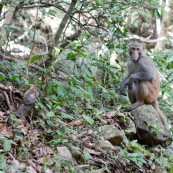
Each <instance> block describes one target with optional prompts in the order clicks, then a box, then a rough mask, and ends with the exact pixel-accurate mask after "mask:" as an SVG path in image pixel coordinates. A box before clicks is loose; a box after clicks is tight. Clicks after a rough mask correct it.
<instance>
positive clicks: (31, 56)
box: [0, 0, 173, 173]
mask: <svg viewBox="0 0 173 173" xmlns="http://www.w3.org/2000/svg"><path fill="white" fill-rule="evenodd" d="M172 6H173V1H171V0H166V1H158V0H148V1H146V0H126V1H121V0H120V1H116V0H108V1H105V0H94V1H91V0H71V1H70V0H60V1H54V0H51V1H48V0H42V1H32V0H29V1H28V0H20V1H15V0H5V1H2V2H1V3H0V12H1V20H0V21H1V23H0V25H1V30H0V32H1V34H0V36H1V41H0V42H1V50H0V58H1V63H0V66H1V72H0V80H1V84H2V86H0V94H1V95H0V98H1V102H0V114H1V119H2V121H1V122H0V132H1V134H0V140H1V146H0V171H1V172H30V173H31V172H32V173H35V172H46V173H49V172H50V173H51V172H62V173H66V172H70V173H77V172H91V173H94V171H95V172H99V173H100V172H110V173H111V172H116V173H121V172H122V173H123V172H127V173H128V172H129V173H130V172H136V173H137V172H146V173H154V172H155V173H156V172H158V171H157V170H158V168H161V169H163V172H164V171H165V172H168V173H173V149H171V148H170V147H169V146H160V145H159V146H155V147H154V148H150V147H148V146H144V145H140V144H139V143H138V142H137V141H136V140H131V138H129V139H127V140H124V141H123V143H122V144H121V145H120V146H107V147H105V148H104V147H101V145H103V144H104V145H105V143H103V140H102V136H101V134H100V130H99V128H100V127H101V126H103V125H106V124H114V125H115V126H118V125H119V120H117V118H115V115H118V116H120V117H121V121H122V122H127V117H128V114H126V113H125V114H123V113H121V112H120V109H121V108H122V107H126V106H128V105H129V104H130V103H129V100H128V98H127V97H126V96H122V95H120V93H119V86H120V82H121V81H122V79H123V78H124V75H125V71H126V64H125V62H126V60H127V58H128V56H129V55H128V44H129V43H130V42H134V41H137V42H142V43H144V44H145V46H146V48H147V55H148V56H150V58H152V60H153V61H154V63H155V65H156V66H157V68H158V70H159V75H160V79H161V92H160V97H159V105H160V107H161V109H162V110H163V112H164V114H165V115H166V116H167V117H168V123H169V124H170V125H171V123H172V119H173V116H172V111H173V92H172V89H173V85H172V81H173V72H172V68H173V50H172V45H173V40H172V34H173V30H172V27H173V21H172V18H171V17H172V16H173V11H172ZM33 86H34V87H35V88H37V97H36V100H37V101H36V103H35V102H33V103H34V107H33V105H32V106H31V107H30V108H29V109H33V110H32V111H30V112H29V114H26V115H25V114H24V115H23V116H16V113H15V112H16V109H17V108H18V107H19V105H20V104H21V102H22V101H21V99H16V97H19V95H22V96H24V97H25V96H26V95H27V94H25V95H24V93H26V92H27V91H28V90H29V89H30V88H31V87H33ZM6 87H7V88H12V89H10V90H8V89H7V88H6ZM11 92H12V93H13V97H12V98H13V101H12V100H11V99H10V98H11ZM4 93H5V94H4ZM16 93H17V94H16ZM38 93H39V94H38ZM8 98H9V99H8ZM19 98H20V97H19ZM9 102H11V104H10V103H9ZM10 106H11V107H10ZM9 107H10V108H9ZM111 113H112V114H111ZM170 133H173V129H172V128H171V129H170ZM100 141H101V145H100V144H99V142H100ZM60 147H67V148H68V151H66V152H67V153H63V154H64V155H65V154H67V156H69V155H70V154H71V153H72V155H74V154H73V153H75V154H76V155H77V156H78V157H79V158H78V159H76V160H74V159H73V160H72V159H71V158H69V157H66V158H63V157H62V155H60V154H59V153H61V152H60V151H59V150H61V148H60ZM58 151H59V152H58ZM68 152H70V153H68ZM171 152H172V153H171ZM73 158H74V156H73Z"/></svg>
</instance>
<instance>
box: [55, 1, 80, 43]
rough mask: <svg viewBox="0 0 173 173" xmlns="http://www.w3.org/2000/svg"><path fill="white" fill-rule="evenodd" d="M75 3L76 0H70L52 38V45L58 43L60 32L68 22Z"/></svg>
mask: <svg viewBox="0 0 173 173" xmlns="http://www.w3.org/2000/svg"><path fill="white" fill-rule="evenodd" d="M76 3H77V0H72V1H71V4H70V7H69V9H68V10H67V12H66V14H65V15H64V17H63V19H62V21H61V23H60V26H59V29H58V31H57V33H56V35H55V39H54V46H56V45H58V44H59V40H60V37H61V34H62V32H63V30H64V28H65V26H66V24H67V22H68V19H69V18H70V15H71V14H72V12H73V10H74V8H75V6H76Z"/></svg>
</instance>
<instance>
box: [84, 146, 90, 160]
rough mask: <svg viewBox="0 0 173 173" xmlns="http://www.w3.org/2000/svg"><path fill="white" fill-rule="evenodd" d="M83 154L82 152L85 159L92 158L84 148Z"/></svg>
mask: <svg viewBox="0 0 173 173" xmlns="http://www.w3.org/2000/svg"><path fill="white" fill-rule="evenodd" d="M83 154H84V158H85V160H86V161H88V160H90V159H92V156H91V155H90V153H89V152H88V151H87V150H86V149H84V150H83Z"/></svg>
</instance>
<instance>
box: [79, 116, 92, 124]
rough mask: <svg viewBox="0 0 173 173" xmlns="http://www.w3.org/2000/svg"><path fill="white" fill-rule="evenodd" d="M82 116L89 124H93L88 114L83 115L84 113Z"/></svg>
mask: <svg viewBox="0 0 173 173" xmlns="http://www.w3.org/2000/svg"><path fill="white" fill-rule="evenodd" d="M82 116H83V118H84V119H85V120H86V121H87V122H88V123H89V124H91V125H92V124H94V120H93V119H92V118H91V117H90V116H88V115H85V114H83V115H82Z"/></svg>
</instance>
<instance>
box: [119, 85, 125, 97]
mask: <svg viewBox="0 0 173 173" xmlns="http://www.w3.org/2000/svg"><path fill="white" fill-rule="evenodd" d="M120 94H122V95H124V96H126V93H125V88H124V86H123V85H121V86H120Z"/></svg>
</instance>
